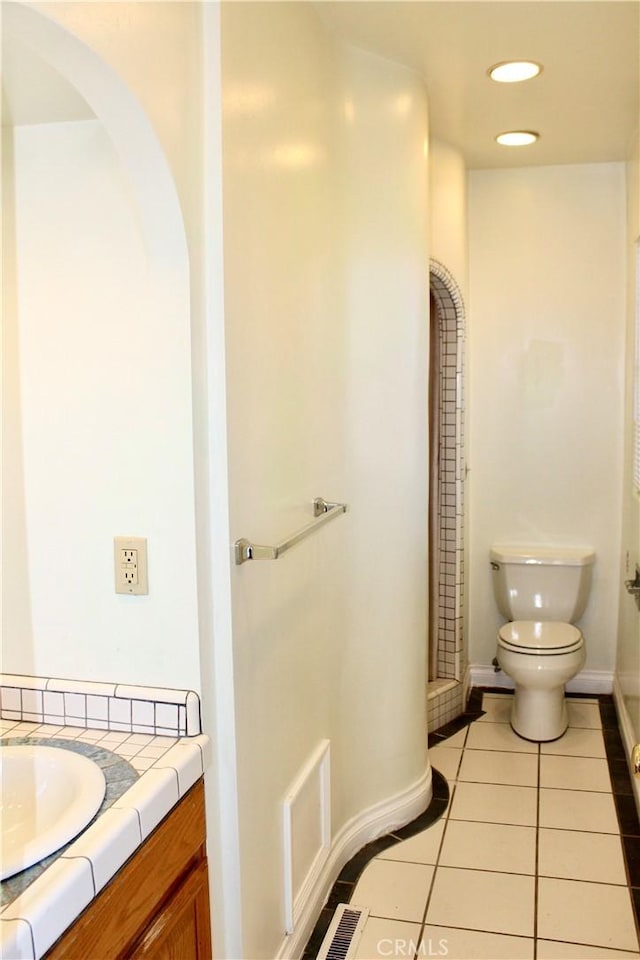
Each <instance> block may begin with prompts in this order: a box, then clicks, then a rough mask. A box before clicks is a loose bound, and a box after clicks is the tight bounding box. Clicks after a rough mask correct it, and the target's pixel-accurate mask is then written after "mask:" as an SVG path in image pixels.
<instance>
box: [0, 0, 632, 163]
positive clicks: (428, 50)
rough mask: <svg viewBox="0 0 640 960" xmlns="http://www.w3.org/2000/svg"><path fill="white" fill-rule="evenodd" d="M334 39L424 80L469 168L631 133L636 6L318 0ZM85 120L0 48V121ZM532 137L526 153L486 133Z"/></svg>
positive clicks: (619, 139)
mask: <svg viewBox="0 0 640 960" xmlns="http://www.w3.org/2000/svg"><path fill="white" fill-rule="evenodd" d="M315 6H316V9H317V10H318V12H319V15H320V17H321V18H322V19H323V21H324V22H325V23H326V25H327V26H328V27H329V29H330V30H332V31H333V32H335V33H336V34H337V35H338V36H340V37H341V38H343V39H344V40H346V41H348V42H349V43H352V44H355V45H356V46H359V47H362V48H364V49H366V50H370V51H372V52H374V53H377V54H380V55H381V56H383V57H387V58H389V59H392V60H396V61H398V62H400V63H403V64H405V65H407V66H408V67H410V68H412V69H413V70H415V71H417V72H418V73H419V74H420V75H421V76H422V77H424V80H425V83H426V86H427V90H428V94H429V115H430V127H431V134H432V136H433V137H435V138H436V139H438V140H442V141H444V142H445V143H449V144H451V145H452V146H454V147H457V148H458V149H459V150H461V151H462V152H463V154H464V156H465V159H466V161H467V165H468V166H469V167H470V168H481V167H502V166H510V167H513V166H524V165H527V166H529V165H537V164H555V163H598V162H605V161H613V160H624V159H626V157H627V156H628V152H629V147H630V143H631V139H632V136H633V134H634V131H635V130H636V129H637V125H638V115H639V110H640V105H639V90H640V72H639V69H640V68H639V64H640V54H639V48H640V16H639V15H640V0H534V2H531V0H493V2H485V0H413V2H404V0H356V2H353V0H331V2H327V0H318V2H317V3H316V4H315ZM508 59H531V60H537V61H539V62H541V63H542V64H544V70H543V72H542V74H541V75H540V76H539V77H537V78H536V79H534V80H531V81H528V82H526V83H519V84H497V83H494V82H493V81H491V80H489V78H488V77H487V73H486V71H487V68H488V67H489V66H491V65H492V64H494V63H497V62H499V61H501V60H508ZM88 116H92V112H91V110H90V109H89V107H88V105H87V104H86V102H85V101H84V100H83V99H82V98H81V97H80V95H79V94H78V93H77V91H76V90H74V89H73V88H72V87H71V86H70V84H68V83H67V82H66V81H65V80H64V78H63V77H61V76H60V74H58V73H56V71H54V70H53V69H51V68H50V67H48V66H47V65H46V64H44V63H43V62H42V61H41V60H39V59H38V58H37V57H35V56H34V55H33V54H31V53H30V52H29V50H28V48H27V47H25V46H23V45H22V44H19V43H17V42H16V41H12V43H11V44H5V45H4V51H3V122H4V123H15V124H20V123H38V122H44V121H47V120H48V121H51V120H62V119H84V118H85V117H88ZM513 128H519V129H522V128H524V129H529V130H537V131H539V133H540V134H541V137H540V140H539V141H538V142H537V143H536V144H534V145H533V146H531V147H521V148H506V147H500V146H499V145H498V144H496V143H495V141H494V137H495V135H496V134H497V133H500V132H501V131H503V130H509V129H513Z"/></svg>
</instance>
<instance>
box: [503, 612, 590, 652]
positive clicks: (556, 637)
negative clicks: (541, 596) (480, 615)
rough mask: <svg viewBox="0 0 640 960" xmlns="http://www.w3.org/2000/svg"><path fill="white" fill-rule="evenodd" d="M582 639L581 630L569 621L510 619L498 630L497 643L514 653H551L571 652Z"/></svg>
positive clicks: (581, 643) (576, 648) (578, 646)
mask: <svg viewBox="0 0 640 960" xmlns="http://www.w3.org/2000/svg"><path fill="white" fill-rule="evenodd" d="M583 643H584V640H583V637H582V634H581V633H580V631H579V630H578V628H577V627H574V626H573V624H571V623H560V622H558V621H552V620H550V621H544V622H542V621H538V620H513V621H512V622H510V623H505V624H503V626H502V627H500V630H499V631H498V645H499V646H501V647H503V648H504V649H505V650H512V651H513V652H514V653H522V654H529V655H531V654H533V655H535V656H554V655H558V654H563V653H573V652H574V651H575V650H579V649H580V648H581V647H582V645H583Z"/></svg>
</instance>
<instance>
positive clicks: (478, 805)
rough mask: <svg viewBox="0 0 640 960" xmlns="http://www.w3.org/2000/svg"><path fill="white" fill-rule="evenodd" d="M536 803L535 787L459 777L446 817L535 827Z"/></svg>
mask: <svg viewBox="0 0 640 960" xmlns="http://www.w3.org/2000/svg"><path fill="white" fill-rule="evenodd" d="M598 796H600V794H598ZM537 804H538V793H537V790H536V788H535V787H511V786H507V785H505V784H496V783H463V782H462V781H459V782H458V783H457V784H456V788H455V792H454V794H453V802H452V804H451V810H450V813H449V818H450V819H451V820H480V821H483V822H484V823H512V824H516V825H519V826H524V827H535V825H536V813H537Z"/></svg>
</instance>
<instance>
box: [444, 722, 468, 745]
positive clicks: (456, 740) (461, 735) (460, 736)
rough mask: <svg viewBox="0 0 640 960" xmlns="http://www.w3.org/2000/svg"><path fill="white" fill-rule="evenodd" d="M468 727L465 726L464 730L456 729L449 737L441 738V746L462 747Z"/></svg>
mask: <svg viewBox="0 0 640 960" xmlns="http://www.w3.org/2000/svg"><path fill="white" fill-rule="evenodd" d="M469 729H470V727H465V728H464V730H458V732H457V733H454V734H453V735H452V736H451V737H447V739H446V740H443V741H442V746H443V747H449V748H451V747H460V749H462V747H464V745H465V742H466V739H467V734H468V732H469Z"/></svg>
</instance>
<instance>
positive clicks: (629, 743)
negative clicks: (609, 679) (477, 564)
mask: <svg viewBox="0 0 640 960" xmlns="http://www.w3.org/2000/svg"><path fill="white" fill-rule="evenodd" d="M613 700H614V703H615V705H616V713H617V715H618V726H619V727H620V736H621V737H622V744H623V746H624V749H625V751H626V754H627V763H629V757H630V756H631V751H632V750H633V748H634V745H635V744H636V743H637V742H638V739H637V737H638V735H640V731H638V732H636V731H635V730H634V729H633V724H632V723H631V717H630V716H629V712H628V710H627V705H626V703H625V702H624V697H623V695H622V687H621V686H620V682H619V680H618V678H617V677H615V676H614V678H613ZM629 770H630V771H631V767H629ZM631 783H632V785H633V793H634V797H635V801H636V807H637V808H638V816H639V817H640V777H634V775H633V773H631Z"/></svg>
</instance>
